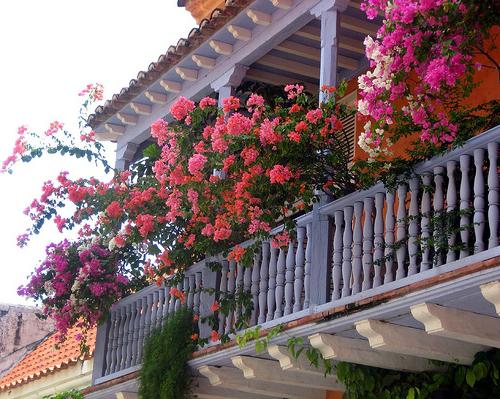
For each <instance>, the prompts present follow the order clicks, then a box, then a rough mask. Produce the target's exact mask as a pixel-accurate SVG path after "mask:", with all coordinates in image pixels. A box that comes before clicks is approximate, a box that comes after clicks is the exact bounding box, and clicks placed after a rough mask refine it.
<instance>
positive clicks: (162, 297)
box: [156, 287, 165, 328]
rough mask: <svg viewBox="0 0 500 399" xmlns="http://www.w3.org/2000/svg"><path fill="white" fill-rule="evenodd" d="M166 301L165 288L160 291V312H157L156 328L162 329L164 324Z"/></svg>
mask: <svg viewBox="0 0 500 399" xmlns="http://www.w3.org/2000/svg"><path fill="white" fill-rule="evenodd" d="M164 301H165V290H164V289H163V287H160V288H159V289H158V310H157V312H156V328H161V326H162V323H163V309H164V304H163V303H164Z"/></svg>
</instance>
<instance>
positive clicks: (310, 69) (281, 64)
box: [256, 54, 319, 79]
mask: <svg viewBox="0 0 500 399" xmlns="http://www.w3.org/2000/svg"><path fill="white" fill-rule="evenodd" d="M256 64H259V65H264V66H267V67H271V68H276V69H281V70H282V71H287V72H293V73H296V74H298V75H302V76H307V77H309V78H314V79H318V78H319V68H318V67H315V66H313V65H307V64H302V63H301V62H298V61H292V60H287V59H285V58H281V57H278V56H275V55H270V54H267V55H265V56H264V57H262V58H261V59H259V60H258V61H257V62H256Z"/></svg>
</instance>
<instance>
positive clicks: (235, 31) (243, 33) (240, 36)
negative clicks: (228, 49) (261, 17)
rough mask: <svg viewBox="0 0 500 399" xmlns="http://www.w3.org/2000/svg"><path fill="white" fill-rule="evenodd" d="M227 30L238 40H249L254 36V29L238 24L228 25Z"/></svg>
mask: <svg viewBox="0 0 500 399" xmlns="http://www.w3.org/2000/svg"><path fill="white" fill-rule="evenodd" d="M227 30H228V31H229V33H231V35H233V37H234V38H235V39H236V40H241V41H244V42H248V41H249V40H250V39H251V38H252V31H251V30H250V29H246V28H243V27H241V26H237V25H228V27H227Z"/></svg>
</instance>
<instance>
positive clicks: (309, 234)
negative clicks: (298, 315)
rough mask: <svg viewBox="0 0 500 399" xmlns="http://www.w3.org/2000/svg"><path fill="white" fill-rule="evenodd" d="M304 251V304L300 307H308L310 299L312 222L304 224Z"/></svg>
mask: <svg viewBox="0 0 500 399" xmlns="http://www.w3.org/2000/svg"><path fill="white" fill-rule="evenodd" d="M306 237H307V243H306V252H305V259H304V306H303V307H302V309H309V306H310V300H311V256H312V243H311V237H312V222H311V223H307V225H306Z"/></svg>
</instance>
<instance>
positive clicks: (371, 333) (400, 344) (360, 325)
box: [355, 320, 485, 364]
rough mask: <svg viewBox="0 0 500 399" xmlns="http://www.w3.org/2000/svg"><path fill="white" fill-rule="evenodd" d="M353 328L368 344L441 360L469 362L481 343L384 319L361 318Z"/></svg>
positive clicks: (394, 351)
mask: <svg viewBox="0 0 500 399" xmlns="http://www.w3.org/2000/svg"><path fill="white" fill-rule="evenodd" d="M355 325H356V330H357V331H358V333H359V334H361V335H362V336H363V337H365V338H368V341H369V342H370V346H371V347H372V348H374V349H378V350H381V351H387V352H393V353H399V354H404V355H410V356H417V357H423V358H426V359H433V360H441V361H443V362H450V363H459V364H471V363H472V361H473V360H474V356H475V354H476V353H477V352H480V351H482V350H484V349H485V348H484V347H483V346H481V345H475V344H464V343H463V342H459V341H455V340H452V339H448V338H442V337H437V336H431V335H428V334H427V333H426V332H425V331H422V330H418V329H416V328H411V327H405V326H400V325H397V324H391V323H385V322H382V321H379V320H362V321H359V322H357V323H355Z"/></svg>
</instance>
